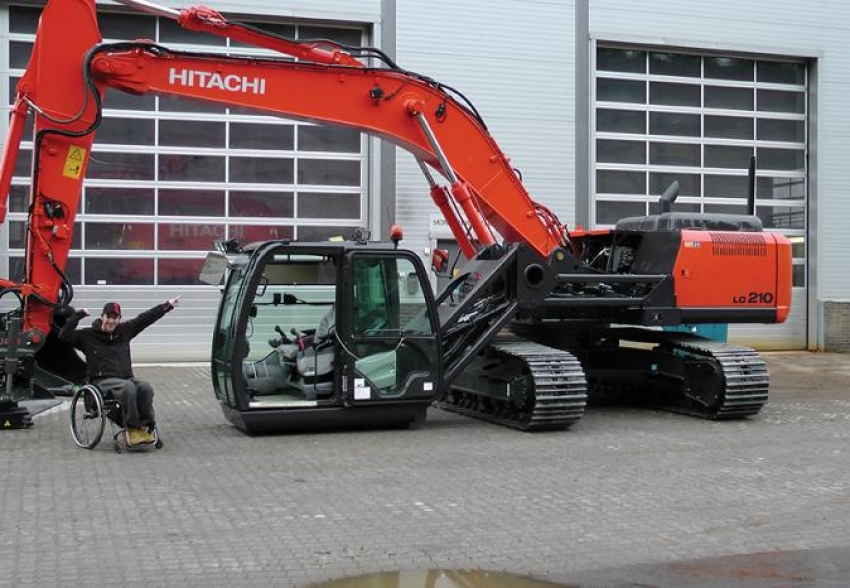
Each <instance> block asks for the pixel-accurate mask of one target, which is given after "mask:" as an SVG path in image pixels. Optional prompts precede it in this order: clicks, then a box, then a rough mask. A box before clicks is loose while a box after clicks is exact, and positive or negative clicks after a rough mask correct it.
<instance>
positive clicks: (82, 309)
mask: <svg viewBox="0 0 850 588" xmlns="http://www.w3.org/2000/svg"><path fill="white" fill-rule="evenodd" d="M77 312H78V313H81V314H82V318H85V317H87V316H89V309H88V308H81V309H80V310H78V311H77Z"/></svg>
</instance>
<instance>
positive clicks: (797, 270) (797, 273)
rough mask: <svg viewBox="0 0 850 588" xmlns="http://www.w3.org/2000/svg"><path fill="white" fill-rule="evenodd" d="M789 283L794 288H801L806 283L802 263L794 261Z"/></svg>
mask: <svg viewBox="0 0 850 588" xmlns="http://www.w3.org/2000/svg"><path fill="white" fill-rule="evenodd" d="M791 283H792V284H793V286H794V287H795V288H802V287H803V286H805V285H806V266H805V265H804V264H797V263H795V264H794V266H793V267H792V268H791Z"/></svg>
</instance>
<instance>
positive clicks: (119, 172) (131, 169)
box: [86, 151, 156, 180]
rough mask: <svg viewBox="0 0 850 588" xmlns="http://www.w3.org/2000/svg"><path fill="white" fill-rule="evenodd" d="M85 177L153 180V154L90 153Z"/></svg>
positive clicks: (92, 178)
mask: <svg viewBox="0 0 850 588" xmlns="http://www.w3.org/2000/svg"><path fill="white" fill-rule="evenodd" d="M86 178H87V179H91V180H94V179H110V180H153V179H156V178H155V174H154V156H153V154H151V153H101V152H99V151H96V152H94V153H92V155H91V159H90V160H89V167H88V172H86Z"/></svg>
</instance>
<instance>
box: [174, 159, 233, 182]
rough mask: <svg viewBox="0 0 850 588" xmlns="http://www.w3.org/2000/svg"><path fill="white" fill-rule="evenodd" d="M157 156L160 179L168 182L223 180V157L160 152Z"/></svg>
mask: <svg viewBox="0 0 850 588" xmlns="http://www.w3.org/2000/svg"><path fill="white" fill-rule="evenodd" d="M158 157H159V179H160V180H164V181H168V182H223V181H224V177H225V176H224V168H225V162H226V158H225V157H219V156H214V155H189V154H177V153H171V154H169V153H160V154H159V156H158ZM231 179H232V178H231Z"/></svg>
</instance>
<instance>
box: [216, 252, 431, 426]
mask: <svg viewBox="0 0 850 588" xmlns="http://www.w3.org/2000/svg"><path fill="white" fill-rule="evenodd" d="M211 255H212V256H213V257H212V258H211V259H210V260H209V263H208V264H207V265H208V266H211V265H215V264H216V263H218V265H219V266H220V267H221V266H222V265H223V264H224V265H226V266H227V271H226V273H227V278H226V281H225V283H224V290H223V302H222V304H221V305H220V308H219V315H218V318H217V324H216V328H215V332H214V336H213V350H212V372H213V381H214V383H215V393H216V396H217V397H218V400H219V402H220V403H221V406H222V409H223V411H224V413H225V415H226V417H227V418H228V419H229V420H230V421H231V422H233V423H234V424H235V425H236V426H237V427H239V428H241V429H243V430H245V431H247V432H249V433H255V432H281V431H289V430H298V429H310V428H315V427H323V428H326V427H328V426H334V425H338V426H351V425H357V426H361V425H380V426H392V425H410V424H415V423H419V422H422V421H423V420H424V418H425V410H426V409H427V407H428V405H429V404H430V403H431V401H432V400H433V399H434V397H435V396H436V394H437V391H438V390H439V389H440V386H441V382H440V381H439V374H441V373H442V353H441V342H440V329H439V325H438V324H437V312H436V306H435V301H434V297H433V294H432V292H431V289H430V287H429V283H428V278H427V275H426V272H425V268H424V266H423V264H422V262H421V260H420V259H419V258H418V256H416V255H414V254H413V253H411V252H409V251H405V250H399V249H395V248H390V247H388V246H387V245H386V244H372V243H362V242H359V243H358V242H327V243H289V242H282V241H275V242H271V243H263V244H261V245H259V246H258V248H257V249H255V250H249V251H241V252H239V253H236V254H231V255H228V256H226V261H225V262H223V263H222V261H221V260H222V255H221V254H211ZM202 275H205V274H202ZM205 278H206V279H207V281H210V280H209V278H210V276H209V275H205Z"/></svg>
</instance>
